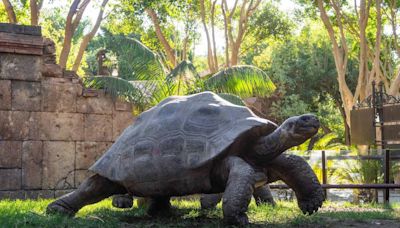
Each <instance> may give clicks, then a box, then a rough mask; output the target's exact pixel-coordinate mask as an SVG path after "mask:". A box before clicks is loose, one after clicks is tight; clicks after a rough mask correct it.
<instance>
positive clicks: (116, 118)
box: [113, 112, 135, 140]
mask: <svg viewBox="0 0 400 228" xmlns="http://www.w3.org/2000/svg"><path fill="white" fill-rule="evenodd" d="M133 122H135V117H134V116H133V115H132V113H131V112H115V113H114V114H113V139H114V140H115V139H116V138H117V137H118V136H119V135H120V134H121V133H122V132H123V131H124V130H125V128H127V127H128V126H129V125H131V124H132V123H133Z"/></svg>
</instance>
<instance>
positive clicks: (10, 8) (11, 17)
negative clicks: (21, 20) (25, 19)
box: [3, 0, 18, 24]
mask: <svg viewBox="0 0 400 228" xmlns="http://www.w3.org/2000/svg"><path fill="white" fill-rule="evenodd" d="M3 4H4V6H5V7H6V11H7V15H8V21H9V22H10V23H11V24H16V23H17V22H18V21H17V16H16V15H15V11H14V7H13V6H12V4H11V2H10V1H9V0H3Z"/></svg>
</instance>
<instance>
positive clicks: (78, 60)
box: [72, 0, 109, 72]
mask: <svg viewBox="0 0 400 228" xmlns="http://www.w3.org/2000/svg"><path fill="white" fill-rule="evenodd" d="M108 1H109V0H103V2H102V3H101V6H100V11H99V14H98V15H97V19H96V23H95V24H94V26H93V28H92V30H91V31H90V32H89V33H88V34H86V35H85V36H84V37H83V40H82V42H81V45H80V46H79V51H78V54H77V56H76V58H75V62H74V65H73V66H72V70H73V71H75V72H76V71H78V68H79V66H80V65H81V61H82V57H83V54H84V53H85V50H86V48H87V46H88V44H89V42H90V41H91V40H92V39H93V37H94V35H96V33H97V31H98V30H99V27H100V24H101V21H102V20H103V14H104V9H105V7H106V5H107V3H108Z"/></svg>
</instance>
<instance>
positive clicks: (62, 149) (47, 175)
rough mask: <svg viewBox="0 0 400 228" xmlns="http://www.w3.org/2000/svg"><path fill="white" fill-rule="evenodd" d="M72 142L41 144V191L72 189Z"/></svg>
mask: <svg viewBox="0 0 400 228" xmlns="http://www.w3.org/2000/svg"><path fill="white" fill-rule="evenodd" d="M74 162H75V143H74V142H61V141H53V142H49V141H46V142H43V179H42V189H69V188H73V187H74Z"/></svg>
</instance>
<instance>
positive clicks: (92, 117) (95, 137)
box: [85, 114, 113, 141]
mask: <svg viewBox="0 0 400 228" xmlns="http://www.w3.org/2000/svg"><path fill="white" fill-rule="evenodd" d="M112 140H113V139H112V116H111V115H96V114H86V115H85V141H112Z"/></svg>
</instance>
